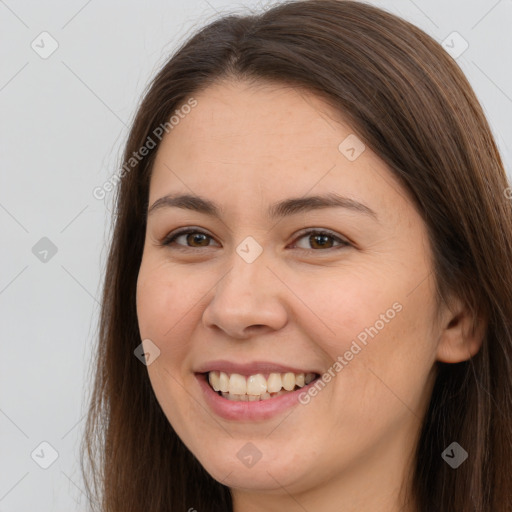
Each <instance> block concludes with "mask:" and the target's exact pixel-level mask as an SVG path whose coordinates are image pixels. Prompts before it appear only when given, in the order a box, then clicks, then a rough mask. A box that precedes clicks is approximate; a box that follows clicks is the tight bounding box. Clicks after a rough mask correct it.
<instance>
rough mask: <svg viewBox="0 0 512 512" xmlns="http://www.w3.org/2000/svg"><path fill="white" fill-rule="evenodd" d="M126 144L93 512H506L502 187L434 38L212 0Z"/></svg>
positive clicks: (455, 73) (338, 10)
mask: <svg viewBox="0 0 512 512" xmlns="http://www.w3.org/2000/svg"><path fill="white" fill-rule="evenodd" d="M123 163H124V164H125V165H123V169H125V170H126V171H125V172H123V176H122V179H121V181H120V184H119V187H118V195H117V205H116V219H115V229H114V233H113V239H112V245H111V249H110V254H109V259H108V267H107V269H106V276H105V287H104V300H103V309H102V317H101V325H100V336H99V345H98V357H97V368H96V380H95V387H94V391H93V397H92V401H91V405H90V410H89V417H88V423H87V431H86V436H85V438H84V444H83V448H84V454H86V455H87V457H88V459H89V461H90V463H91V468H92V472H93V475H94V476H93V478H92V483H93V484H94V491H96V493H97V494H96V495H97V496H98V499H97V501H98V502H101V504H100V508H99V510H102V511H105V512H107V511H108V512H110V511H112V512H114V511H116V512H118V511H141V510H144V511H146V512H148V511H155V512H157V511H158V512H162V511H164V510H173V511H174V510H188V511H193V510H197V511H198V512H205V511H231V510H233V511H235V512H241V511H244V512H245V511H249V510H250V511H256V510H266V511H273V510H283V509H285V508H286V510H290V511H292V510H297V511H299V510H300V511H303V510H308V511H314V510H324V511H331V510H332V511H338V512H339V511H342V512H348V511H359V510H379V511H386V512H387V511H389V512H398V511H402V512H406V511H410V512H413V511H414V512H427V511H429V512H431V511H433V510H435V511H437V512H448V511H454V510H456V511H482V512H484V511H485V512H491V511H492V512H494V511H506V510H511V509H512V485H511V483H512V482H511V480H512V478H511V475H512V462H511V460H512V442H511V441H512V393H511V380H512V379H511V377H512V367H511V356H512V325H511V324H512V321H511V319H512V299H511V293H510V290H511V289H512V266H511V261H512V242H511V240H512V208H511V201H510V200H509V199H508V197H507V190H508V186H509V185H508V183H507V178H506V174H505V172H504V168H503V164H502V161H501V158H500V155H499V153H498V150H497V147H496V144H495V142H494V140H493V137H492V135H491V131H490V129H489V125H488V123H487V121H486V119H485V117H484V114H483V112H482V109H481V107H480V105H479V103H478V101H477V99H476V97H475V94H474V93H473V91H472V89H471V87H470V85H469V83H468V81H467V80H466V79H465V77H464V75H463V73H462V72H461V71H460V69H459V68H458V66H457V65H456V64H455V62H454V61H453V60H452V59H451V57H450V56H449V55H448V54H446V53H445V52H444V50H443V49H442V47H441V46H440V45H439V44H438V43H436V42H435V41H434V40H433V39H432V38H430V37H429V36H428V35H426V34H425V33H424V32H422V31H421V30H419V29H418V28H416V27H414V26H412V25H411V24H409V23H407V22H406V21H404V20H402V19H399V18H398V17H396V16H393V15H391V14H389V13H387V12H384V11H382V10H379V9H377V8H375V7H372V6H369V5H365V4H363V3H358V2H353V1H336V0H318V1H299V2H293V3H284V4H281V5H278V6H276V7H274V8H272V9H271V10H269V11H267V12H266V13H264V14H261V15H251V16H245V17H244V16H227V17H224V18H223V19H221V20H218V21H215V22H213V23H211V24H210V25H209V26H207V27H205V28H204V29H202V30H201V31H200V32H199V33H197V34H195V35H194V36H193V37H192V38H191V39H190V40H189V41H188V42H187V43H186V44H184V45H183V47H182V48H180V49H179V50H178V51H177V52H176V53H175V55H174V56H173V57H172V58H171V59H170V60H169V61H168V62H167V63H166V64H165V66H164V67H163V69H162V70H161V71H160V72H159V74H158V76H156V78H155V79H154V80H153V82H152V85H151V87H150V88H149V90H148V91H147V93H146V95H145V98H144V100H143V101H142V103H141V105H140V108H139V110H138V113H137V115H136V118H135V120H134V123H133V127H132V129H131V132H130V135H129V140H128V143H127V146H126V150H125V158H124V162H123ZM127 163H129V166H127V165H126V164H127ZM84 472H85V471H84ZM92 487H93V486H92V485H91V486H88V492H89V493H90V495H91V499H94V492H93V489H92Z"/></svg>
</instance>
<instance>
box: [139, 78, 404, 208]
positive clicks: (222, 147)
mask: <svg viewBox="0 0 512 512" xmlns="http://www.w3.org/2000/svg"><path fill="white" fill-rule="evenodd" d="M193 98H195V100H196V101H197V105H196V106H195V107H194V108H192V109H191V110H190V112H189V113H187V114H182V116H181V117H182V118H181V119H180V121H179V123H178V124H177V125H175V126H174V127H173V128H172V130H171V131H170V132H169V133H168V134H166V135H165V136H164V138H163V139H162V142H161V144H160V147H159V149H158V153H157V157H156V160H155V163H154V167H153V172H152V178H151V184H150V198H149V199H150V200H149V203H150V204H152V203H153V202H154V201H155V200H156V199H158V198H159V197H160V196H161V195H163V194H168V193H176V192H180V193H190V192H191V191H193V192H194V193H198V194H200V195H203V196H207V197H214V198H217V201H218V202H221V203H226V202H227V203H228V204H231V205H233V206H234V207H236V206H239V207H243V206H244V205H248V204H252V205H254V204H255V201H256V205H257V206H261V207H262V208H263V207H264V206H265V204H269V203H273V202H277V201H279V200H280V199H283V198H284V197H291V196H294V197H296V196H304V195H306V194H309V193H310V192H311V193H313V192H314V193H315V194H316V193H328V192H336V193H339V194H343V195H344V196H348V197H352V198H354V199H356V200H357V199H362V197H364V196H366V198H367V199H368V196H372V197H371V200H367V201H365V202H366V203H368V202H372V203H373V204H374V206H372V209H374V210H375V209H379V208H380V209H382V208H385V206H386V204H388V205H394V209H395V210H396V209H397V208H398V207H399V206H400V204H399V202H397V201H399V200H400V197H396V196H397V195H398V196H402V199H401V200H402V201H404V196H405V193H404V191H403V190H402V191H401V190H400V188H401V187H400V185H399V183H398V181H397V180H396V179H395V178H394V176H393V175H392V174H391V173H390V171H389V170H388V169H387V167H386V165H385V164H384V163H383V162H382V161H381V160H380V159H379V158H378V157H377V155H375V154H374V153H373V152H372V151H371V150H370V149H369V148H367V147H365V146H364V145H363V143H362V141H360V140H359V138H358V137H357V135H356V134H355V133H354V132H353V130H352V129H351V128H350V126H348V125H347V124H346V123H345V122H343V119H342V118H341V116H340V114H339V113H338V112H335V111H334V110H333V109H332V108H331V107H330V106H329V105H328V104H327V103H326V102H324V101H323V100H322V99H321V98H319V97H318V96H316V95H314V94H312V93H311V92H309V91H305V90H303V89H297V88H293V87H290V86H285V85H279V84H270V83H258V84H248V83H246V82H234V81H224V82H220V83H217V84H215V85H212V86H210V87H209V88H207V89H205V90H203V91H202V92H200V93H198V94H196V95H193ZM351 147H353V148H354V151H352V152H349V153H348V156H349V157H350V158H348V157H347V154H346V150H347V149H348V150H350V149H352V148H351ZM354 152H355V156H356V158H353V157H354ZM403 206H406V205H405V204H404V205H403Z"/></svg>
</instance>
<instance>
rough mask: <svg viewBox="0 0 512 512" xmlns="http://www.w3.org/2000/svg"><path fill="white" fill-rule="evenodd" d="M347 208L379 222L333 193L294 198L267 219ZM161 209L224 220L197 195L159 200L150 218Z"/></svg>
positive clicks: (275, 207) (361, 206)
mask: <svg viewBox="0 0 512 512" xmlns="http://www.w3.org/2000/svg"><path fill="white" fill-rule="evenodd" d="M335 207H336V208H345V209H347V210H351V211H354V212H356V213H362V214H364V215H368V216H369V217H373V218H374V219H375V220H377V221H378V218H377V214H376V213H375V212H374V211H373V210H372V209H371V208H369V207H368V206H366V205H365V204H363V203H360V202H358V201H355V200H354V199H350V198H348V197H343V196H340V195H338V194H335V193H333V192H331V193H327V194H322V195H315V196H306V197H295V198H289V199H285V200H283V201H279V202H277V203H274V204H272V205H271V206H270V208H269V210H268V216H269V218H270V219H278V218H282V217H287V216H290V215H295V214H298V213H304V212H307V211H311V210H319V209H322V208H335ZM162 208H182V209H185V210H192V211H195V212H199V213H203V214H205V215H209V216H211V217H217V218H219V219H220V218H221V217H222V212H223V210H222V208H221V207H220V206H218V205H217V204H215V203H214V202H213V201H210V200H209V199H206V198H204V197H201V196H198V195H194V194H169V195H166V196H164V197H161V198H160V199H157V200H156V201H155V202H154V203H153V204H152V205H151V207H150V208H149V210H148V216H149V215H151V214H152V213H153V212H155V211H157V210H160V209H162Z"/></svg>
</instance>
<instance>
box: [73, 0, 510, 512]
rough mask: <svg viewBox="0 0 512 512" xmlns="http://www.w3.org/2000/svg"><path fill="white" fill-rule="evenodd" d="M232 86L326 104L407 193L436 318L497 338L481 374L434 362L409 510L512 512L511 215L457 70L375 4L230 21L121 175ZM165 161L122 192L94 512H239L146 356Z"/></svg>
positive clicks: (183, 73) (216, 26)
mask: <svg viewBox="0 0 512 512" xmlns="http://www.w3.org/2000/svg"><path fill="white" fill-rule="evenodd" d="M222 78H238V79H246V80H255V81H258V80H263V81H265V80H271V81H274V82H279V83H283V84H287V85H293V86H297V87H302V88H305V89H307V90H309V91H311V92H313V93H316V94H318V95H319V96H321V97H322V98H324V99H325V100H326V101H328V102H329V104H330V105H332V108H333V109H334V110H335V111H338V112H339V113H340V114H341V115H342V116H343V117H344V119H346V120H347V122H348V123H349V125H350V126H351V128H352V130H353V131H354V133H356V134H357V136H358V137H359V138H360V139H361V140H362V141H364V143H365V144H366V145H367V146H368V147H370V148H371V149H372V150H373V151H374V152H375V153H376V154H377V155H379V156H380V158H381V159H382V160H383V161H384V162H385V163H386V164H387V165H388V166H389V167H390V169H391V170H392V172H393V173H394V174H395V175H396V176H397V177H398V178H399V179H400V180H401V182H402V183H403V186H404V187H405V189H406V190H407V191H408V193H410V197H411V198H412V200H413V201H414V204H415V206H416V208H418V211H419V212H420V213H421V215H422V218H423V220H424V222H425V224H426V226H427V229H428V233H429V239H430V243H431V246H432V249H433V254H434V271H435V277H436V283H437V289H438V297H437V299H438V301H439V303H441V302H442V301H444V300H445V299H446V298H447V297H448V294H449V293H455V294H456V295H457V296H458V297H460V298H462V299H463V300H464V301H465V303H466V305H467V307H468V308H470V311H471V312H472V313H473V314H474V318H485V319H486V325H487V327H486V332H485V336H484V340H483V344H482V347H481V349H480V350H479V351H478V353H477V354H476V355H475V356H474V357H472V358H470V359H468V360H467V361H463V362H461V363H456V364H446V363H441V362H436V365H437V366H438V368H437V370H438V372H437V379H436V382H435V385H434V389H433V393H432V396H431V400H430V405H429V407H428V410H427V413H426V416H425V419H424V423H423V425H422V429H421V433H420V439H419V443H418V446H417V451H416V456H415V461H414V474H413V492H414V501H415V502H416V503H418V507H419V509H418V510H419V511H420V512H432V511H434V510H435V511H436V512H453V511H455V510H456V511H458V512H463V511H464V512H466V511H468V512H469V511H471V512H476V511H478V512H480V511H481V512H497V511H505V510H512V365H511V361H512V204H511V201H510V200H508V199H507V198H506V194H505V190H506V189H507V187H508V186H509V184H508V183H507V176H506V173H505V171H504V166H503V163H502V160H501V158H500V154H499V152H498V149H497V146H496V144H495V141H494V139H493V136H492V133H491V130H490V128H489V125H488V122H487V120H486V118H485V116H484V113H483V111H482V108H481V106H480V104H479V102H478V100H477V98H476V96H475V94H474V92H473V90H472V88H471V86H470V84H469V83H468V81H467V79H466V78H465V76H464V74H463V73H462V71H461V70H460V68H459V67H458V66H457V64H456V63H455V61H454V60H453V59H452V58H451V57H450V56H449V55H448V54H447V53H446V52H445V51H444V50H443V48H442V47H441V46H440V45H439V44H438V43H437V42H436V41H435V40H433V39H432V38H431V37H430V36H428V35H427V34H425V33H424V32H423V31H421V30H420V29H418V28H417V27H415V26H414V25H412V24H410V23H408V22H407V21H405V20H402V19H400V18H399V17H397V16H394V15H392V14H390V13H388V12H386V11H383V10H380V9H378V8H376V7H373V6H370V5H367V4H364V3H359V2H355V1H348V0H346V1H342V0H341V1H340V0H338V1H337V0H305V1H295V2H293V1H292V2H286V3H281V4H278V5H277V6H275V7H273V8H272V9H270V10H268V11H266V12H264V13H260V14H257V15H256V14H251V15H246V16H241V15H227V16H224V17H223V18H221V19H218V20H216V21H214V22H212V23H210V24H209V25H208V26H206V27H205V28H203V29H202V30H200V31H199V32H198V33H196V34H195V35H193V36H192V37H191V38H190V39H189V40H188V41H187V42H186V43H184V44H183V45H182V47H181V48H179V50H178V51H177V52H175V53H174V55H173V56H172V58H170V60H169V61H168V62H167V63H166V64H165V65H164V67H163V68H162V69H161V71H160V72H159V73H158V74H157V76H156V77H155V78H154V79H153V81H152V82H151V84H150V86H149V87H148V90H147V91H146V93H145V95H144V98H143V100H142V102H141V104H140V107H139V109H138V111H137V114H136V116H135V119H134V121H133V124H132V128H131V132H130V134H129V137H128V141H127V144H126V149H125V152H124V160H123V164H126V162H128V161H129V160H130V158H132V156H133V154H134V153H136V152H138V151H139V150H140V148H141V147H143V146H144V145H145V144H146V143H147V140H148V137H150V136H151V134H152V133H154V130H155V129H157V127H159V126H162V125H165V123H168V122H169V119H170V117H171V116H172V115H173V113H174V112H175V111H176V109H178V107H180V105H183V104H184V103H185V102H186V100H187V98H190V96H191V95H193V94H194V93H197V92H199V91H201V90H203V89H205V88H206V87H208V85H210V84H212V83H213V82H215V81H217V80H219V79H222ZM153 140H155V137H153ZM157 150H158V143H157V144H156V147H154V148H153V149H152V150H151V151H149V153H148V154H147V155H146V156H144V157H143V158H140V161H137V162H136V163H135V165H131V168H128V170H127V171H126V172H125V173H124V175H123V177H122V179H121V180H120V183H119V186H118V187H117V189H116V196H115V199H116V201H115V216H114V228H113V233H112V235H111V236H112V238H111V244H110V252H109V256H108V261H107V268H106V271H105V279H104V288H103V302H102V311H101V319H100V325H99V327H100V328H99V337H98V345H97V350H96V352H95V355H94V357H95V361H96V366H95V380H94V387H93V391H92V394H91V399H90V404H89V411H88V418H87V423H86V430H85V435H84V437H83V441H82V445H81V454H82V459H81V463H82V471H83V474H84V476H85V482H86V488H87V493H88V495H89V499H90V503H91V506H94V503H96V504H97V507H94V510H101V511H102V512H130V511H134V512H141V511H143V510H144V511H145V512H163V511H175V510H176V511H177V510H183V511H185V510H188V509H190V508H194V509H196V510H198V511H200V512H214V511H223V512H224V511H231V510H232V501H231V493H230V490H229V488H228V487H226V486H224V485H222V484H221V483H219V482H217V481H216V480H214V479H213V478H212V477H211V476H210V475H209V474H208V473H207V472H206V471H205V470H204V468H203V467H202V466H201V465H200V464H199V462H198V461H197V459H196V458H195V457H194V456H193V455H192V454H191V452H190V451H189V450H188V449H187V447H186V446H185V445H184V444H183V443H182V442H181V440H180V439H179V437H178V436H177V434H176V433H175V431H174V430H173V428H172V426H171V425H170V424H169V422H168V420H167V419H166V417H165V415H164V413H163V412H162V410H161V408H160V406H159V404H158V402H157V400H156V398H155V395H154V393H153V391H152V388H151V385H150V382H149V378H148V373H147V369H146V367H145V366H144V365H143V364H141V362H140V361H139V360H138V359H137V357H135V356H134V349H135V348H136V347H137V346H138V345H139V344H140V343H141V338H140V333H139V330H138V323H137V313H136V302H135V297H136V295H135V292H136V282H137V275H138V270H139V267H140V263H141V258H142V252H143V246H144V237H145V228H146V210H147V201H148V191H149V180H150V176H151V169H152V164H153V161H154V156H155V154H156V151H157ZM132 164H133V162H132ZM453 441H456V442H458V443H459V444H460V445H461V446H462V447H463V448H465V450H466V451H467V452H468V460H467V461H466V462H465V463H464V464H462V465H461V466H460V467H458V468H457V469H456V470H455V469H452V468H451V467H450V466H449V465H448V464H446V462H445V461H444V460H443V459H442V457H441V453H442V452H443V450H444V449H445V448H446V447H447V446H448V445H449V444H450V443H451V442H453ZM83 459H87V461H88V462H89V464H90V469H91V471H90V475H89V474H88V473H89V472H88V471H87V468H86V467H84V460H83Z"/></svg>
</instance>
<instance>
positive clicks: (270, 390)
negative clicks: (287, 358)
mask: <svg viewBox="0 0 512 512" xmlns="http://www.w3.org/2000/svg"><path fill="white" fill-rule="evenodd" d="M201 375H203V377H204V378H205V380H206V382H208V384H209V385H210V388H211V389H213V391H215V392H216V393H217V394H218V395H219V396H222V397H223V398H225V399H227V400H231V401H234V402H259V401H263V400H270V399H271V398H275V397H278V396H281V395H285V394H288V393H293V392H294V391H297V390H299V389H301V388H303V387H304V386H307V385H308V384H310V383H311V382H313V381H315V380H317V379H318V378H319V377H320V375H319V374H317V373H306V374H304V373H299V374H294V373H291V372H287V373H270V374H267V375H263V374H256V375H250V376H248V377H245V376H244V375H240V374H237V373H233V374H228V373H225V372H219V371H211V372H206V373H202V374H201Z"/></svg>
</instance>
